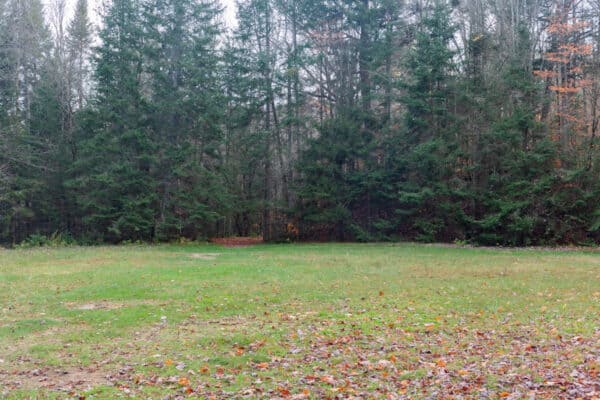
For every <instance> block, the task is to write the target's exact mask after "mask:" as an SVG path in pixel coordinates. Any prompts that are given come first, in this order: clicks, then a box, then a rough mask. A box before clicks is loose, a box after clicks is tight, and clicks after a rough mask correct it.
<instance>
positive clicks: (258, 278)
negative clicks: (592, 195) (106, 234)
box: [0, 244, 600, 399]
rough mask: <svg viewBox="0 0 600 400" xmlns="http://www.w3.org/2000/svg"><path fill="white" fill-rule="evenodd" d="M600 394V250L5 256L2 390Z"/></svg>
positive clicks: (0, 286)
mask: <svg viewBox="0 0 600 400" xmlns="http://www.w3.org/2000/svg"><path fill="white" fill-rule="evenodd" d="M128 397H132V398H160V399H164V398H173V399H175V398H187V397H191V398H206V399H211V398H214V399H227V398H283V399H303V398H312V399H322V398H331V399H334V398H382V399H405V398H412V399H427V398H431V399H437V398H440V399H441V398H454V399H461V398H462V399H466V398H476V399H517V398H519V399H521V398H532V399H533V398H535V399H539V398H548V399H560V398H565V399H577V398H581V399H598V398H600V254H598V253H597V252H586V251H559V250H535V249H526V250H505V249H504V250H494V249H477V248H452V247H447V246H422V245H414V244H401V245H386V244H376V245H369V244H304V245H303V244H298V245H255V246H249V247H225V246H220V245H215V244H211V245H182V246H170V245H163V246H124V247H91V248H64V249H33V250H0V398H9V399H12V398H15V399H20V398H35V399H46V398H51V399H53V398H61V399H62V398H87V399H91V398H102V399H113V398H128Z"/></svg>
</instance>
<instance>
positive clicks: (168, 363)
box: [165, 358, 174, 367]
mask: <svg viewBox="0 0 600 400" xmlns="http://www.w3.org/2000/svg"><path fill="white" fill-rule="evenodd" d="M173 364H174V363H173V360H171V359H170V358H168V359H166V360H165V365H166V366H167V367H170V366H171V365H173Z"/></svg>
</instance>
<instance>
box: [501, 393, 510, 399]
mask: <svg viewBox="0 0 600 400" xmlns="http://www.w3.org/2000/svg"><path fill="white" fill-rule="evenodd" d="M499 396H500V397H501V398H505V397H508V396H510V393H508V392H501V393H500V394H499Z"/></svg>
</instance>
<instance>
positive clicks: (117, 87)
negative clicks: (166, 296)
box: [71, 0, 158, 241]
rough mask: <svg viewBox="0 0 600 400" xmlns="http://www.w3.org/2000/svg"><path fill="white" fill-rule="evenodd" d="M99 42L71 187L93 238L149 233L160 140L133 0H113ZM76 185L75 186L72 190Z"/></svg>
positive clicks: (147, 235)
mask: <svg viewBox="0 0 600 400" xmlns="http://www.w3.org/2000/svg"><path fill="white" fill-rule="evenodd" d="M100 39H101V41H102V45H101V46H100V47H99V48H98V49H97V55H96V67H95V79H96V82H97V87H96V91H97V98H96V99H95V104H94V105H95V108H96V110H95V112H94V113H91V114H90V115H89V116H88V118H92V119H93V120H94V123H93V124H91V126H93V130H92V131H91V132H81V133H82V134H83V135H86V136H84V137H83V138H82V141H83V142H82V146H81V156H80V158H79V159H78V160H77V164H76V169H77V171H76V177H75V179H74V180H73V181H72V182H71V187H72V188H73V189H74V193H76V196H77V198H78V201H79V204H80V207H81V211H82V213H83V222H84V224H85V225H86V226H87V234H88V235H90V236H92V237H94V238H97V239H99V240H109V241H120V240H125V239H130V240H150V239H152V238H154V235H155V218H156V210H157V207H156V204H157V195H156V187H157V182H156V171H157V168H156V165H157V162H156V154H157V152H158V146H157V142H156V135H155V132H154V131H153V129H152V124H151V120H150V112H151V109H150V106H149V104H148V101H147V99H146V98H145V96H144V92H145V91H146V90H147V88H148V83H147V82H146V80H145V79H146V76H145V74H144V69H143V66H144V32H143V23H142V15H141V3H140V1H139V0H115V1H114V2H113V3H112V5H111V6H110V7H109V9H108V10H107V13H106V15H105V16H104V20H103V29H102V30H101V31H100ZM75 189H77V190H76V191H75Z"/></svg>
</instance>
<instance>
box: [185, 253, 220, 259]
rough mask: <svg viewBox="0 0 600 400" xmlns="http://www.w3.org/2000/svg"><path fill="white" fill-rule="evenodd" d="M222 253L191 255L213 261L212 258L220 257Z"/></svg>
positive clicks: (191, 255)
mask: <svg viewBox="0 0 600 400" xmlns="http://www.w3.org/2000/svg"><path fill="white" fill-rule="evenodd" d="M220 255H221V253H192V254H190V257H191V258H194V259H196V260H208V261H212V260H214V259H216V258H217V257H219V256H220Z"/></svg>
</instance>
